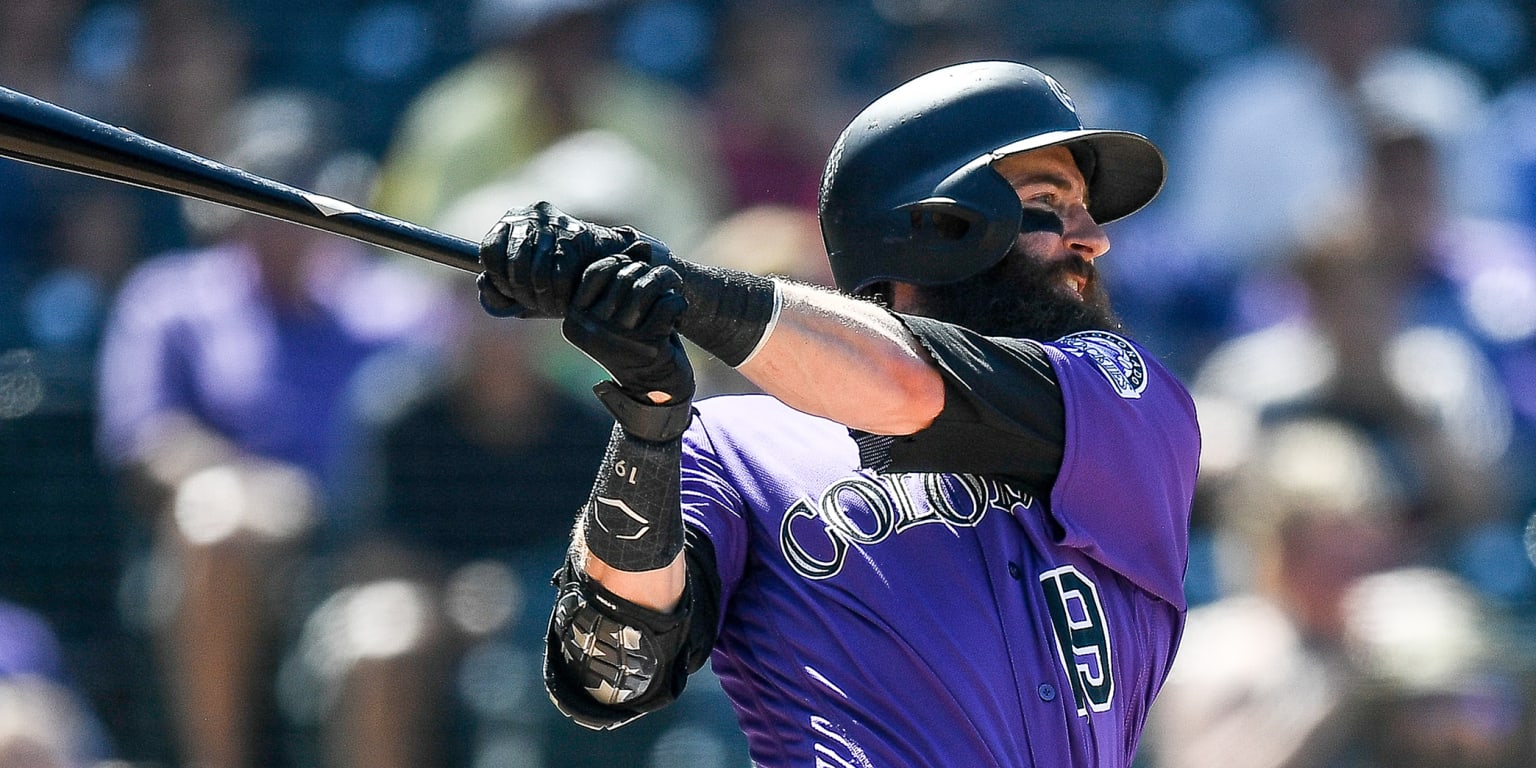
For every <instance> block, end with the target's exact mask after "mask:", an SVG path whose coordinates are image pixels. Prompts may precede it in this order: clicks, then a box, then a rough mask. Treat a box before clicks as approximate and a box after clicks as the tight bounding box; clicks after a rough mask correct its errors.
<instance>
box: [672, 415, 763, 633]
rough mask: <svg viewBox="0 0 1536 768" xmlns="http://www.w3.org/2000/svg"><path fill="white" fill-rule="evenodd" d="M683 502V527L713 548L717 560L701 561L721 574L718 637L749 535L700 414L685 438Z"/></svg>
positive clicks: (739, 499) (737, 496) (742, 510)
mask: <svg viewBox="0 0 1536 768" xmlns="http://www.w3.org/2000/svg"><path fill="white" fill-rule="evenodd" d="M681 499H682V505H683V523H684V524H685V525H686V526H687V527H688V528H690V529H691V531H692V533H693V534H695V535H702V536H704V537H705V538H706V539H707V540H708V542H709V545H710V546H711V547H712V548H713V557H712V558H705V559H704V560H703V561H704V562H711V561H712V562H713V563H714V565H715V569H716V572H717V574H718V575H719V588H720V590H719V596H718V600H717V601H716V605H717V610H716V616H715V619H716V622H715V623H716V626H715V628H714V629H715V631H716V632H717V633H718V632H719V629H720V626H719V625H720V622H721V621H723V619H724V617H725V613H726V612H725V608H724V606H725V605H726V603H728V602H729V601H730V595H731V593H732V592H733V591H734V590H735V588H736V584H737V583H738V582H740V580H741V574H742V571H743V570H744V568H745V564H746V558H747V545H748V542H747V538H748V533H747V523H746V517H745V502H744V501H743V500H742V497H741V494H740V493H738V492H737V490H736V488H735V487H734V486H733V485H732V483H731V482H730V479H729V478H728V476H727V472H726V469H725V466H724V464H722V463H721V461H720V458H719V456H718V454H717V453H716V451H715V447H714V444H713V443H712V442H711V440H710V435H709V430H708V427H707V425H706V420H705V417H703V416H701V415H699V414H698V413H697V412H695V414H694V419H693V424H692V425H690V426H689V427H688V431H687V432H685V433H684V434H683V454H682V497H681Z"/></svg>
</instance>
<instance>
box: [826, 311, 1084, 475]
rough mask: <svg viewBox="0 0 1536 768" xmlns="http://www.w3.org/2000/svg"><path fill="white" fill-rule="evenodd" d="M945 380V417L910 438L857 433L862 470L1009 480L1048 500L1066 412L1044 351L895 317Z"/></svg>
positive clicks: (919, 319) (1027, 342)
mask: <svg viewBox="0 0 1536 768" xmlns="http://www.w3.org/2000/svg"><path fill="white" fill-rule="evenodd" d="M896 317H897V318H898V319H899V320H901V322H902V323H903V324H904V325H906V327H907V329H908V330H910V331H911V332H912V334H913V335H914V336H916V337H917V339H918V341H919V342H921V343H922V345H923V348H924V349H926V350H927V351H928V353H929V354H930V355H931V356H932V357H933V359H934V360H935V361H936V362H937V363H938V365H939V368H940V369H941V371H942V373H943V375H944V389H945V392H944V409H943V411H941V412H940V413H939V415H938V417H937V418H936V419H934V422H933V424H931V425H929V426H928V427H927V428H925V429H923V430H921V431H919V432H917V433H915V434H912V435H905V436H897V437H890V438H885V437H881V436H875V435H868V434H866V433H860V432H854V433H853V435H854V439H855V440H857V441H858V442H859V446H860V455H861V459H862V460H863V462H864V465H865V466H867V467H869V468H872V469H876V470H879V471H889V472H955V473H967V474H978V475H1002V476H1006V477H1011V478H1013V479H1015V480H1017V481H1019V482H1020V483H1021V484H1023V485H1024V486H1025V487H1026V488H1028V489H1029V490H1030V491H1032V492H1034V493H1035V494H1037V495H1042V496H1046V495H1049V493H1050V490H1051V486H1052V485H1054V484H1055V482H1056V475H1057V474H1058V473H1059V472H1060V470H1061V458H1062V452H1063V445H1064V444H1065V441H1066V408H1065V405H1064V404H1063V402H1062V396H1061V386H1060V384H1059V383H1057V381H1056V374H1055V372H1054V371H1053V370H1052V368H1051V363H1050V360H1049V358H1047V357H1046V354H1045V351H1044V349H1042V348H1041V346H1040V345H1039V344H1038V343H1036V342H1034V341H1030V340H1027V339H1013V338H998V337H992V336H983V335H981V334H978V333H976V332H974V331H971V330H968V329H965V328H962V327H960V326H957V325H953V324H950V323H944V322H940V321H937V320H932V319H929V318H924V317H915V316H911V315H901V314H897V315H896Z"/></svg>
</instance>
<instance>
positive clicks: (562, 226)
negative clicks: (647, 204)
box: [479, 62, 1199, 768]
mask: <svg viewBox="0 0 1536 768" xmlns="http://www.w3.org/2000/svg"><path fill="white" fill-rule="evenodd" d="M1163 176H1164V167H1163V161H1162V156H1161V154H1160V153H1159V152H1158V151H1157V149H1156V148H1155V147H1154V146H1153V145H1152V144H1151V143H1150V142H1148V141H1147V140H1146V139H1145V138H1143V137H1140V136H1137V135H1135V134H1131V133H1125V132H1120V131H1107V130H1084V129H1083V128H1082V125H1081V123H1080V121H1079V119H1078V117H1077V114H1076V111H1075V109H1074V107H1073V104H1072V101H1071V99H1070V98H1069V97H1068V95H1067V94H1066V92H1065V91H1063V90H1062V88H1061V87H1060V85H1058V84H1057V83H1056V82H1055V81H1054V80H1053V79H1051V78H1050V77H1048V76H1046V75H1044V74H1042V73H1040V72H1038V71H1036V70H1034V69H1032V68H1030V67H1027V66H1024V65H1022V64H1017V63H1012V62H979V63H968V64H962V65H957V66H952V67H947V68H944V69H940V70H937V71H934V72H931V73H928V74H926V75H923V76H921V77H918V78H916V79H914V80H912V81H910V82H907V83H906V84H904V85H902V86H900V87H898V88H896V89H895V90H893V91H891V92H890V93H888V94H887V95H885V96H883V97H881V98H880V99H878V100H876V101H875V102H874V103H873V104H871V105H870V106H869V107H867V108H866V109H865V110H864V111H863V112H862V113H860V114H859V115H858V116H857V117H856V118H855V119H854V120H853V122H852V124H851V125H849V127H848V128H847V129H846V130H845V131H844V133H843V135H842V136H841V138H840V139H839V140H838V142H837V143H836V145H835V146H834V148H833V150H832V153H831V156H830V158H829V160H828V162H827V167H826V171H825V176H824V179H823V184H822V190H821V195H820V214H821V220H822V225H823V233H824V236H825V239H826V243H827V246H828V250H829V253H830V258H831V266H832V269H833V273H834V275H835V277H836V280H837V284H838V287H839V288H840V289H841V291H842V292H839V293H834V292H831V291H827V290H822V289H816V288H812V287H809V286H805V285H799V284H795V283H792V282H788V281H784V280H777V279H770V278H767V277H760V276H756V275H751V274H746V273H742V272H737V271H732V270H726V269H721V268H716V267H709V266H705V265H700V264H695V263H692V262H688V261H686V260H684V259H681V258H679V257H677V256H675V255H673V254H671V253H669V252H668V251H667V250H666V248H665V247H664V246H662V245H661V244H660V243H659V242H657V241H655V240H654V239H652V238H649V237H647V236H645V235H642V234H640V233H638V232H635V231H633V230H630V229H624V228H620V229H607V228H604V227H601V226H596V225H593V224H589V223H586V222H581V221H578V220H575V219H572V218H571V217H569V216H566V215H564V214H562V213H561V212H559V211H558V209H556V208H554V207H553V206H550V205H548V204H545V203H541V204H539V205H537V206H533V207H530V208H525V209H522V210H519V211H514V212H512V213H510V214H508V216H506V217H505V218H504V219H503V220H502V221H501V222H499V223H498V224H497V225H496V226H495V227H494V228H493V229H492V230H491V232H490V233H489V234H488V235H487V237H486V239H485V241H484V243H483V247H482V252H481V258H482V262H483V267H484V271H483V272H482V274H481V276H480V281H479V284H480V295H481V302H482V304H484V305H485V307H486V308H487V310H489V311H491V312H492V313H493V314H500V315H515V316H520V317H558V318H563V322H564V325H563V330H564V333H565V336H566V338H567V339H568V340H569V341H570V342H571V343H572V344H574V345H575V346H577V347H578V348H580V349H581V350H583V351H584V352H586V353H587V354H588V355H590V356H591V357H592V358H593V359H595V360H596V361H597V362H599V363H600V364H602V365H603V367H604V368H605V369H606V370H607V371H608V373H609V374H610V375H611V376H612V380H611V381H606V382H603V383H601V384H598V385H597V387H595V391H596V393H597V396H598V398H599V399H600V400H601V402H602V403H603V404H604V405H605V406H606V407H607V408H608V410H610V411H611V412H612V413H613V415H614V416H615V419H616V422H617V424H616V425H615V429H614V432H613V436H612V440H611V443H610V446H609V448H608V451H607V456H606V457H605V458H604V460H603V464H602V467H601V468H600V470H599V474H598V478H597V480H596V482H595V484H594V486H593V489H592V494H591V497H590V500H589V501H588V503H587V504H586V505H585V506H584V507H583V509H582V510H581V511H580V512H579V513H578V521H577V525H576V528H575V531H574V533H573V541H572V546H571V549H570V556H569V558H568V561H567V563H566V565H565V567H564V568H563V569H562V570H561V571H560V572H559V573H558V574H557V576H556V579H555V581H556V584H557V586H558V598H557V602H556V605H555V607H554V611H553V615H552V616H551V619H550V624H549V632H548V647H547V653H546V659H545V681H546V685H547V687H548V689H549V692H550V694H551V697H552V698H553V699H554V701H555V703H556V705H557V706H558V707H559V708H560V709H561V711H563V712H564V713H565V714H566V715H568V716H569V717H571V718H573V719H575V720H576V721H577V722H580V723H582V724H584V725H587V726H589V727H592V728H611V727H616V726H619V725H621V724H623V723H625V722H627V721H629V720H632V719H633V718H636V717H639V716H641V715H642V714H644V713H646V712H650V711H654V710H656V709H658V708H660V707H663V706H665V705H666V704H668V703H669V702H671V701H673V700H674V699H675V698H676V697H677V696H678V695H679V694H680V693H681V691H682V689H683V686H684V683H685V681H686V679H687V676H688V674H689V673H691V672H692V671H695V670H697V669H698V668H699V667H700V666H702V665H703V663H704V662H705V660H706V659H712V661H713V665H714V671H715V672H716V673H717V674H718V675H719V677H720V679H721V682H722V684H723V686H724V688H725V691H726V693H727V694H728V695H729V697H730V699H731V701H732V703H733V704H734V706H735V708H736V710H737V714H738V717H739V719H740V723H741V726H742V728H743V730H744V731H745V733H746V735H747V740H748V744H749V747H750V750H751V753H752V758H753V760H754V762H755V763H756V764H757V765H761V766H811V765H818V766H838V767H842V766H864V767H865V768H868V767H869V766H934V765H967V766H973V765H974V766H980V765H999V766H1001V765H1006V766H1064V765H1072V766H1128V765H1130V764H1131V761H1132V758H1133V755H1134V753H1135V750H1136V744H1137V739H1138V736H1139V733H1140V730H1141V725H1142V722H1143V720H1144V719H1145V716H1146V714H1147V708H1148V706H1149V705H1150V704H1151V702H1152V700H1153V697H1154V695H1155V694H1156V693H1157V690H1158V687H1159V685H1160V684H1161V682H1162V680H1163V677H1164V675H1165V673H1166V672H1167V670H1168V668H1169V664H1170V663H1171V662H1172V659H1173V655H1174V650H1175V647H1176V646H1177V643H1178V639H1179V636H1180V632H1181V629H1182V626H1183V620H1184V614H1185V602H1184V598H1183V574H1184V568H1185V563H1186V560H1187V529H1188V520H1189V511H1190V503H1191V498H1192V494H1193V489H1194V484H1195V469H1196V462H1197V455H1198V452H1199V435H1198V428H1197V425H1196V421H1195V413H1194V407H1193V405H1192V402H1191V400H1190V398H1189V396H1188V394H1187V393H1186V391H1185V389H1184V387H1183V386H1181V385H1180V384H1179V382H1178V381H1176V380H1175V379H1174V378H1173V377H1172V376H1171V375H1170V374H1169V373H1168V371H1167V370H1165V369H1164V368H1163V366H1162V365H1160V364H1159V363H1158V362H1157V360H1155V359H1154V358H1153V357H1152V356H1151V355H1150V354H1149V353H1148V352H1147V350H1145V349H1143V348H1142V347H1141V346H1139V345H1138V344H1137V343H1136V342H1134V341H1132V340H1130V339H1128V338H1126V337H1125V335H1124V334H1123V333H1122V332H1121V331H1120V328H1119V324H1118V322H1117V321H1116V320H1115V317H1114V315H1113V313H1112V312H1110V310H1109V307H1108V304H1107V302H1106V300H1105V297H1104V295H1103V293H1102V291H1101V290H1100V287H1099V283H1098V280H1097V279H1096V277H1095V271H1094V261H1095V260H1096V259H1097V258H1098V257H1099V256H1102V255H1103V254H1104V252H1105V251H1106V250H1107V249H1108V248H1109V241H1108V239H1107V237H1106V235H1105V233H1104V230H1103V229H1102V228H1101V226H1100V225H1101V224H1103V223H1105V222H1109V221H1112V220H1114V219H1118V218H1120V217H1122V216H1125V215H1127V214H1130V213H1131V212H1133V211H1135V210H1137V209H1139V208H1141V207H1142V206H1143V205H1145V204H1146V203H1147V202H1148V201H1149V200H1151V199H1152V197H1153V196H1154V195H1155V194H1156V193H1157V191H1158V189H1159V188H1160V187H1161V186H1162V182H1163ZM680 335H681V336H683V337H687V338H689V339H690V340H692V341H694V342H696V343H697V344H698V345H699V346H700V347H701V348H702V349H704V350H706V351H708V352H709V353H710V354H713V355H715V356H718V357H719V358H720V359H721V360H723V361H725V362H726V363H729V364H731V365H733V366H735V367H736V368H737V369H738V370H740V371H741V372H742V373H743V374H744V375H745V376H746V377H747V378H749V379H750V380H752V381H753V382H754V383H755V384H756V385H757V386H759V387H760V388H761V389H762V390H763V391H764V392H765V393H767V394H763V395H757V394H753V395H730V396H720V397H714V398H708V399H704V400H701V401H700V402H693V400H692V397H693V394H694V386H693V378H692V372H691V368H690V366H689V363H688V359H687V356H686V355H685V354H684V352H683V348H682V346H681V344H680Z"/></svg>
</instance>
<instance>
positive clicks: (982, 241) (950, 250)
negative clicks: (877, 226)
mask: <svg viewBox="0 0 1536 768" xmlns="http://www.w3.org/2000/svg"><path fill="white" fill-rule="evenodd" d="M905 207H906V208H908V209H909V210H910V211H913V212H921V214H922V216H920V217H919V216H914V225H916V224H924V225H929V227H928V228H929V229H931V231H932V232H933V235H935V236H938V237H944V238H946V239H945V240H943V241H942V242H941V243H936V245H939V246H940V247H941V248H942V250H943V251H944V253H945V257H946V261H947V266H948V269H947V270H945V271H946V272H947V274H946V275H945V276H944V277H943V278H942V279H936V280H933V281H931V282H953V281H955V280H961V279H964V278H967V277H970V276H971V275H974V274H976V273H978V272H981V271H982V270H985V269H987V268H988V267H990V266H992V265H993V264H996V263H997V262H998V261H1000V260H1002V258H1003V256H1005V255H1007V253H1008V249H1009V248H1011V247H1013V241H1014V239H1015V238H1016V237H1017V236H1018V234H1019V225H1020V222H1021V221H1022V219H1023V215H1024V208H1023V205H1022V204H1021V203H1020V202H1019V196H1018V193H1017V192H1015V191H1014V190H1013V187H1012V186H1011V185H1010V184H1009V183H1008V182H1007V181H1006V180H1005V179H1003V177H1002V176H1001V175H1000V174H998V173H997V171H995V170H993V168H992V158H991V157H990V156H987V155H983V156H982V157H978V158H976V159H975V160H973V161H971V162H969V163H967V164H966V165H965V166H963V167H961V168H960V169H959V170H957V171H955V172H954V173H952V174H950V175H949V176H948V177H947V178H945V179H944V180H943V181H941V182H939V184H938V185H937V186H936V187H934V190H933V194H932V195H931V196H929V197H927V198H924V199H923V200H919V201H918V202H916V203H913V204H911V205H909V206H905ZM930 221H931V224H930ZM913 235H914V239H918V240H919V241H920V242H921V238H923V237H925V236H927V232H925V231H922V230H920V229H919V228H918V227H917V226H914V229H913Z"/></svg>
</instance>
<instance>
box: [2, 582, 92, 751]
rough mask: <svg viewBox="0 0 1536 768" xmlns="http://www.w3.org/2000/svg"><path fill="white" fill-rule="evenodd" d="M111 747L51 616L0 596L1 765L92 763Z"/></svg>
mask: <svg viewBox="0 0 1536 768" xmlns="http://www.w3.org/2000/svg"><path fill="white" fill-rule="evenodd" d="M111 751H112V750H111V745H110V744H109V743H108V741H107V736H106V733H105V732H104V731H103V730H102V728H101V724H100V723H99V722H98V721H97V720H96V718H95V716H94V714H93V713H92V712H91V708H90V704H89V702H88V701H87V700H86V699H85V698H84V697H83V696H82V695H81V694H80V693H79V692H78V691H77V690H76V689H75V686H74V684H73V683H72V681H71V680H70V675H69V673H68V672H67V671H66V669H65V661H64V658H63V653H62V648H61V647H60V644H59V640H58V638H56V637H55V636H54V633H53V631H52V629H51V628H50V627H49V626H48V624H47V622H46V621H44V620H43V618H42V617H40V616H37V615H36V614H33V613H32V612H31V611H28V610H26V609H24V608H21V607H20V606H16V605H12V604H10V603H7V602H4V601H0V768H90V767H91V766H97V765H105V763H104V762H103V761H105V760H106V759H107V758H108V757H109V756H111Z"/></svg>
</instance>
